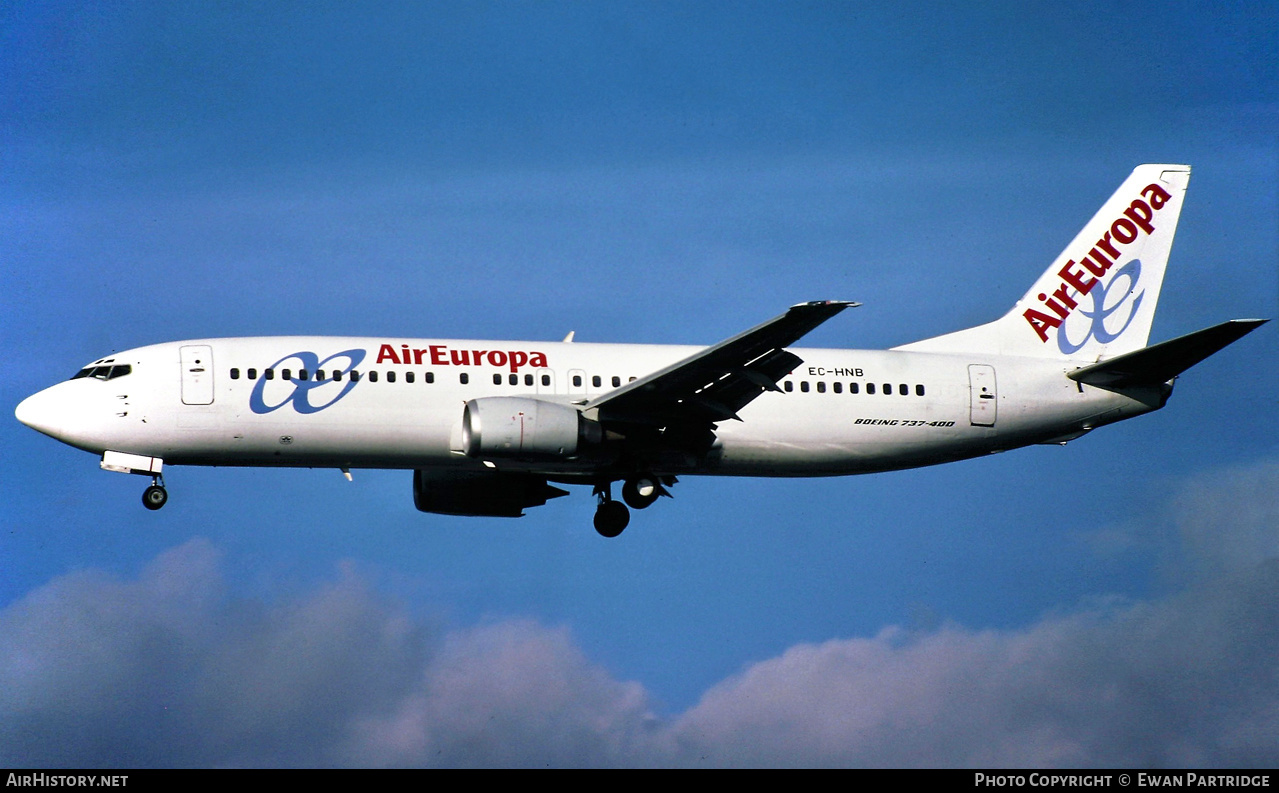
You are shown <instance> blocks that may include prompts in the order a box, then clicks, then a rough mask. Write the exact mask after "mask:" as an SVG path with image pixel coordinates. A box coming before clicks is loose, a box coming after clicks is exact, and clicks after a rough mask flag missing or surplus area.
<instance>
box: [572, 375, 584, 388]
mask: <svg viewBox="0 0 1279 793" xmlns="http://www.w3.org/2000/svg"><path fill="white" fill-rule="evenodd" d="M573 385H574V386H575V387H577V388H581V387H582V376H581V375H580V374H575V375H573Z"/></svg>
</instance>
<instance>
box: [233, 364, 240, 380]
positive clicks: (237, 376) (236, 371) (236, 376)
mask: <svg viewBox="0 0 1279 793" xmlns="http://www.w3.org/2000/svg"><path fill="white" fill-rule="evenodd" d="M231 379H232V380H239V379H240V370H239V369H236V368H235V367H234V366H233V367H231Z"/></svg>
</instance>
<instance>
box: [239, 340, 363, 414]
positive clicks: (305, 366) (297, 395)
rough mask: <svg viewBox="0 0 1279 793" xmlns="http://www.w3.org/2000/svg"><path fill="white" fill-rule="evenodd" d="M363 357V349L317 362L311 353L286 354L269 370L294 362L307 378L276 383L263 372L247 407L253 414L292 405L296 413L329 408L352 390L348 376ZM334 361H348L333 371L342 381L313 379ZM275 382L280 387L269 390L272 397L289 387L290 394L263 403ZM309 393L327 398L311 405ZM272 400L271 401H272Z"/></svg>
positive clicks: (351, 383)
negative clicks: (340, 375) (338, 373)
mask: <svg viewBox="0 0 1279 793" xmlns="http://www.w3.org/2000/svg"><path fill="white" fill-rule="evenodd" d="M364 356H365V352H364V350H345V351H343V352H335V353H333V354H332V355H330V356H329V357H328V358H325V359H324V360H323V361H321V360H320V356H318V355H316V354H315V353H313V352H305V351H304V352H295V353H292V354H290V355H286V356H284V357H283V358H281V359H280V360H278V361H276V362H275V363H274V364H272V365H271V367H270V368H271V369H272V370H273V371H274V370H276V369H277V368H278V367H279V366H280V364H282V363H285V362H286V361H293V360H296V361H298V363H299V364H300V366H299V367H298V368H299V369H300V370H301V371H303V372H306V375H307V377H306V379H305V380H302V379H297V380H278V381H277V380H267V379H266V373H265V372H263V373H262V376H261V377H259V378H258V382H257V385H255V386H253V393H252V394H250V395H249V408H250V409H251V410H252V411H253V412H254V413H270V412H271V411H273V410H279V409H280V408H282V407H284V406H285V405H288V404H292V405H293V409H294V410H296V411H297V412H299V413H316V412H318V411H321V410H324V409H325V408H326V407H328V406H329V405H332V404H333V403H334V402H337V401H338V400H339V399H341V398H342V397H344V396H346V395H347V394H348V393H350V391H351V389H352V388H355V386H356V383H357V381H356V380H352V379H351V378H350V377H349V376H348V375H349V374H350V372H351V370H352V369H354V368H355V367H357V366H359V365H360V361H363V360H364ZM335 359H345V360H346V361H347V364H346V368H345V369H335V371H338V372H340V373H341V374H342V375H344V377H343V378H342V380H336V379H333V377H332V374H331V373H330V375H329V378H327V379H324V380H320V379H318V378H317V377H316V372H318V371H319V370H322V369H332V368H333V367H332V366H331V365H330V363H329V362H330V361H333V360H335ZM274 383H278V384H279V385H278V386H277V387H274V388H272V389H271V390H272V391H273V392H276V393H273V394H272V396H273V397H275V396H277V395H278V392H280V391H283V390H284V389H287V388H289V387H290V386H292V390H291V391H289V393H288V395H287V396H285V397H284V399H282V400H280V401H278V402H275V404H271V405H268V404H267V402H266V397H267V389H268V387H270V386H271V385H272V384H274ZM312 392H317V393H316V397H315V398H316V399H324V398H325V397H328V398H327V399H326V400H325V401H322V402H312V401H311V400H312V396H311V394H312ZM272 401H274V399H273V400H272Z"/></svg>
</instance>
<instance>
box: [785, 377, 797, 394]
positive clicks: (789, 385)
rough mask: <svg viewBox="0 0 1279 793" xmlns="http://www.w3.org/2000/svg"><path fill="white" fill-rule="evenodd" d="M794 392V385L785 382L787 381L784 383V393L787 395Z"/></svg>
mask: <svg viewBox="0 0 1279 793" xmlns="http://www.w3.org/2000/svg"><path fill="white" fill-rule="evenodd" d="M794 390H795V384H794V383H792V382H791V381H789V380H787V381H786V393H788V394H789V393H790V392H792V391H794Z"/></svg>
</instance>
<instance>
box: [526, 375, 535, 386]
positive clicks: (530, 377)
mask: <svg viewBox="0 0 1279 793" xmlns="http://www.w3.org/2000/svg"><path fill="white" fill-rule="evenodd" d="M524 385H533V375H531V374H526V375H524Z"/></svg>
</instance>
